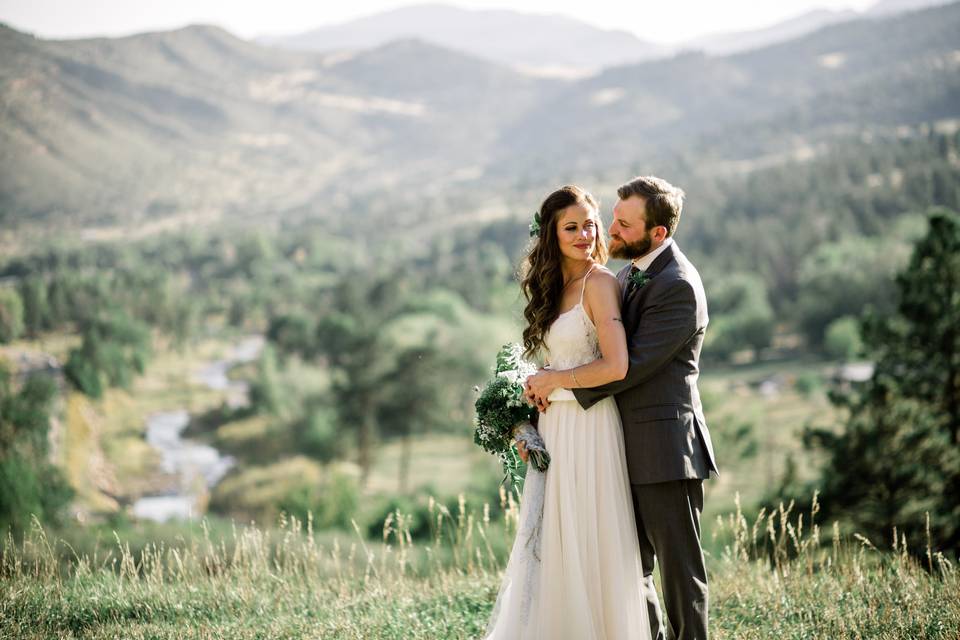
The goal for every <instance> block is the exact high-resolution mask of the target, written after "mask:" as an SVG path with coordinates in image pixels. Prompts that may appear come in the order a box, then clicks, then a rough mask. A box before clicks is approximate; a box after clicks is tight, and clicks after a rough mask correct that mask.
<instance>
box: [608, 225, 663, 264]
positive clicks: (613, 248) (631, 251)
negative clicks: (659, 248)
mask: <svg viewBox="0 0 960 640" xmlns="http://www.w3.org/2000/svg"><path fill="white" fill-rule="evenodd" d="M652 247H653V234H652V233H650V232H649V231H648V232H647V234H646V235H645V236H643V237H642V238H641V239H639V240H637V241H636V242H624V241H623V239H622V238H621V239H620V240H619V241H618V242H617V243H616V244H613V243H611V245H610V257H612V258H620V259H621V260H636V259H637V258H642V257H643V256H645V255H647V254H648V253H650V249H651V248H652Z"/></svg>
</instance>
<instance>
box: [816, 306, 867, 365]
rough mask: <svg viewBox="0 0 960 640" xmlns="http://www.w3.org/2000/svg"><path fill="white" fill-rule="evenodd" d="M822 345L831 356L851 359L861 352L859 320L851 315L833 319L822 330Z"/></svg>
mask: <svg viewBox="0 0 960 640" xmlns="http://www.w3.org/2000/svg"><path fill="white" fill-rule="evenodd" d="M823 346H824V348H825V349H826V351H827V354H828V355H829V356H830V357H831V358H837V359H839V360H853V359H854V358H856V357H857V356H858V355H860V354H861V353H862V352H863V339H862V338H861V337H860V322H859V321H858V320H857V319H856V318H854V317H852V316H844V317H843V318H838V319H836V320H834V321H833V322H831V323H830V324H829V325H828V326H827V330H826V331H825V332H824V337H823Z"/></svg>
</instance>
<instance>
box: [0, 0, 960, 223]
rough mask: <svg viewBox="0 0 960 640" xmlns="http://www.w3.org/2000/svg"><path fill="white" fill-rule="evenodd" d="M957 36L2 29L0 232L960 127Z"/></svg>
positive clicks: (413, 205)
mask: <svg viewBox="0 0 960 640" xmlns="http://www.w3.org/2000/svg"><path fill="white" fill-rule="evenodd" d="M957 33H960V4H953V5H949V6H945V7H939V8H932V9H927V10H923V11H918V12H912V13H906V14H903V15H898V16H894V17H891V18H882V19H880V18H877V19H860V20H853V21H849V22H844V23H839V24H835V25H832V26H828V27H825V28H822V29H820V30H818V31H816V32H814V33H811V34H808V35H805V36H803V37H801V38H797V39H794V40H790V41H788V42H783V43H779V44H776V45H771V46H767V47H764V48H762V49H756V50H751V51H746V52H742V53H738V54H736V55H728V56H723V57H715V56H708V55H705V54H703V53H688V54H683V55H679V56H675V57H673V58H669V59H664V60H657V61H652V62H645V63H640V64H627V65H621V66H617V67H612V68H608V69H606V70H604V71H603V72H601V73H598V74H596V75H594V76H591V77H588V78H583V79H580V80H577V81H569V80H565V81H561V80H556V79H546V78H532V77H530V76H528V75H525V74H522V73H518V72H517V71H515V70H513V69H511V68H510V67H509V66H507V65H502V64H498V63H494V62H490V61H488V60H485V59H482V58H480V57H478V56H473V55H469V54H465V53H462V52H457V51H452V50H449V49H445V48H441V47H438V46H436V45H434V44H430V43H427V42H424V41H420V40H401V41H395V42H391V43H389V44H386V45H383V46H380V47H377V48H374V49H369V50H363V51H357V52H343V51H338V52H335V53H316V52H310V51H291V50H285V49H278V48H272V47H264V46H259V45H257V44H255V43H251V42H247V41H244V40H240V39H238V38H235V37H234V36H232V35H230V34H229V33H227V32H225V31H223V30H221V29H217V28H215V27H205V26H196V27H188V28H185V29H179V30H176V31H170V32H163V33H150V34H142V35H138V36H132V37H129V38H119V39H103V38H100V39H88V40H72V41H47V40H41V39H37V38H34V37H32V36H30V35H28V34H24V33H20V32H17V31H14V30H12V29H9V28H6V27H0V105H3V106H2V108H0V227H2V229H3V230H4V231H7V230H9V229H12V228H15V227H18V226H25V225H31V224H34V223H38V224H39V225H41V227H42V228H46V229H49V228H51V227H53V228H57V229H62V230H67V229H75V228H78V227H82V226H102V227H108V226H111V225H112V226H114V227H122V228H124V229H135V230H140V229H143V228H146V227H148V226H149V225H159V226H160V228H166V227H164V225H168V226H169V225H174V224H179V225H195V224H200V223H202V222H209V221H222V222H230V223H231V224H233V223H237V224H239V223H241V222H243V221H249V222H259V223H263V221H264V220H274V221H287V220H292V219H296V218H303V217H311V218H319V219H323V220H324V221H325V224H328V225H329V230H330V233H341V232H344V233H346V232H347V231H348V230H352V229H356V228H363V229H367V230H370V231H371V232H375V231H376V229H377V228H379V227H380V226H381V225H391V226H404V227H405V228H409V229H420V228H421V227H422V226H424V225H433V226H436V225H437V224H438V223H439V220H441V219H442V220H443V221H444V223H445V224H452V223H453V222H452V217H457V218H458V219H460V220H461V221H462V222H463V223H464V224H466V223H468V222H469V221H475V220H477V219H479V218H480V217H482V216H486V215H494V214H495V213H496V212H501V213H502V212H503V211H504V209H505V208H506V207H507V205H506V204H505V202H507V201H508V200H509V199H510V198H512V197H513V198H515V197H518V196H517V194H524V196H522V197H521V199H523V200H524V201H526V199H528V198H526V197H525V196H526V195H528V194H527V193H526V191H525V190H530V191H531V192H536V193H540V192H542V190H543V189H544V185H550V184H556V183H559V182H562V181H567V180H581V179H594V178H595V177H596V176H602V175H612V174H616V175H629V174H630V173H632V172H634V171H639V170H643V168H644V167H650V166H651V164H653V165H656V163H657V162H658V158H660V159H662V158H666V157H674V156H682V157H683V158H685V161H686V162H696V163H703V162H710V163H712V164H713V165H716V166H725V164H731V161H735V162H748V161H753V160H754V159H757V158H768V157H772V156H780V157H786V156H789V154H791V153H793V152H794V151H795V150H797V149H801V148H805V149H814V148H816V146H817V145H818V144H819V143H820V142H823V141H830V140H832V139H835V138H836V136H838V135H840V136H849V135H854V134H861V133H862V134H864V135H869V134H871V132H876V131H886V132H891V131H896V130H897V129H898V127H901V126H903V125H915V124H918V123H926V122H931V121H937V120H957V119H960V59H958V57H957V53H956V51H957V37H956V34H957ZM424 228H425V227H424Z"/></svg>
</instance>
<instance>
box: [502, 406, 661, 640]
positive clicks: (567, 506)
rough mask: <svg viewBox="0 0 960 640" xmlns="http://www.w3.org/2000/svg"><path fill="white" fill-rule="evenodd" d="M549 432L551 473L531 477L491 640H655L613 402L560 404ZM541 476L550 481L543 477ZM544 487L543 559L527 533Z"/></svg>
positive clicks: (545, 418)
mask: <svg viewBox="0 0 960 640" xmlns="http://www.w3.org/2000/svg"><path fill="white" fill-rule="evenodd" d="M539 430H540V433H541V435H542V436H543V439H544V442H545V443H546V446H547V451H549V452H550V467H549V469H547V471H546V473H545V474H537V472H536V471H535V470H528V472H527V479H526V482H525V485H524V495H523V497H522V498H521V505H520V527H519V531H518V535H517V538H516V540H515V542H514V546H513V550H512V551H511V553H510V560H509V561H508V563H507V568H506V571H505V574H504V579H503V583H502V586H501V588H500V592H499V595H498V596H497V604H496V606H495V607H494V611H493V615H492V616H491V620H490V624H489V626H488V629H487V636H486V638H487V640H507V639H510V640H565V639H569V640H618V639H623V640H627V639H629V640H638V639H639V640H648V639H649V638H650V625H649V622H648V621H647V610H646V600H645V599H644V596H643V587H642V582H641V581H642V568H641V564H640V549H639V546H638V544H637V530H636V522H635V521H634V517H633V503H632V501H631V497H630V483H629V479H628V476H627V469H626V461H625V459H624V452H623V430H622V428H621V426H620V414H619V412H618V411H617V405H616V403H615V401H614V400H613V398H605V399H604V400H602V401H600V402H598V403H597V404H595V405H594V406H593V407H591V408H590V409H588V410H584V409H582V408H581V407H580V405H579V404H578V403H577V402H576V401H569V400H566V401H559V402H553V403H552V404H551V405H550V407H549V408H548V409H547V412H546V413H545V414H542V415H541V416H540V424H539ZM534 475H539V476H540V477H533V476H534ZM541 487H542V500H543V520H542V528H541V529H540V532H539V533H540V538H539V554H538V555H539V560H537V559H536V558H535V557H534V555H533V552H532V549H533V546H532V545H531V544H530V539H529V537H528V536H527V535H525V531H524V530H525V524H526V525H528V526H527V527H526V528H527V529H529V528H530V527H529V524H530V523H531V520H530V519H531V517H535V516H536V515H537V514H536V507H537V506H539V505H538V504H537V502H538V501H539V500H538V499H537V498H536V497H534V496H533V494H538V493H540V490H539V489H540V488H541Z"/></svg>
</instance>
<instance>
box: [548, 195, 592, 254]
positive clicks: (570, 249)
mask: <svg viewBox="0 0 960 640" xmlns="http://www.w3.org/2000/svg"><path fill="white" fill-rule="evenodd" d="M599 222H600V221H599V220H598V216H597V212H596V211H594V210H593V209H590V208H589V207H586V206H584V205H582V204H580V203H577V204H572V205H570V206H569V207H567V208H565V209H561V210H560V211H558V212H557V244H558V245H559V246H560V253H561V254H563V257H564V258H569V259H570V260H589V259H590V258H591V256H593V252H594V250H595V249H596V248H597V234H598V233H599Z"/></svg>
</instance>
